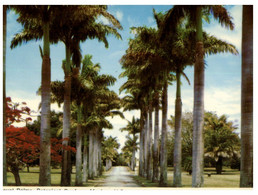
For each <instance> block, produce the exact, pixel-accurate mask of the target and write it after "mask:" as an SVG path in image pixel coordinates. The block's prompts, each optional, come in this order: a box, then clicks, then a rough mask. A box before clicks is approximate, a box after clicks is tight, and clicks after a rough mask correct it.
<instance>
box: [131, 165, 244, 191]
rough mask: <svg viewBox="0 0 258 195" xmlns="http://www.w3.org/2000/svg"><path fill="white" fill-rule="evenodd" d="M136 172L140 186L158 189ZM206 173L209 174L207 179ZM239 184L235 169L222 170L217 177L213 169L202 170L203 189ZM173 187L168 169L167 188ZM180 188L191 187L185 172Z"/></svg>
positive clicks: (171, 176) (156, 185)
mask: <svg viewBox="0 0 258 195" xmlns="http://www.w3.org/2000/svg"><path fill="white" fill-rule="evenodd" d="M137 173H138V171H137V170H136V171H135V173H134V174H135V176H134V179H135V180H136V181H137V183H139V184H140V185H141V186H145V187H158V183H152V182H151V181H150V180H146V179H145V178H142V177H139V176H137ZM208 173H209V174H211V176H210V177H208ZM239 182H240V172H239V171H238V170H235V169H229V168H226V167H225V168H223V172H222V174H221V175H217V174H216V172H215V168H205V169H204V187H205V188H238V187H239ZM172 185H173V168H172V167H168V187H172ZM182 185H183V186H182V187H183V188H191V187H192V176H191V175H189V174H188V173H187V172H185V171H184V172H183V173H182Z"/></svg>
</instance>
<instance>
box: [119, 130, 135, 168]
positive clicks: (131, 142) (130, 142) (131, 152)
mask: <svg viewBox="0 0 258 195" xmlns="http://www.w3.org/2000/svg"><path fill="white" fill-rule="evenodd" d="M126 138H127V140H126V142H125V146H124V147H123V148H122V151H123V153H124V156H125V159H126V161H127V164H128V166H129V167H130V169H131V170H132V171H134V170H135V164H136V159H135V152H136V151H137V149H138V147H137V145H138V144H139V143H138V142H137V140H138V136H137V135H136V136H133V137H130V134H128V135H127V136H126Z"/></svg>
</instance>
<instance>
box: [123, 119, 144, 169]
mask: <svg viewBox="0 0 258 195" xmlns="http://www.w3.org/2000/svg"><path fill="white" fill-rule="evenodd" d="M127 122H128V124H127V125H126V127H124V128H121V129H120V130H121V131H122V132H123V131H128V134H129V135H130V134H132V135H133V140H136V134H137V133H139V132H140V119H135V117H134V116H133V118H132V121H128V120H127ZM135 153H136V147H133V150H132V161H131V162H132V163H131V169H132V171H134V170H135V166H136V164H135Z"/></svg>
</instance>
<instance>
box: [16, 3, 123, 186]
mask: <svg viewBox="0 0 258 195" xmlns="http://www.w3.org/2000/svg"><path fill="white" fill-rule="evenodd" d="M11 8H13V9H14V10H15V11H16V13H18V14H19V17H18V19H17V21H18V22H20V23H21V24H22V25H23V31H22V32H21V33H18V34H16V35H15V37H14V38H13V40H12V43H11V48H14V47H16V46H17V45H19V44H21V43H23V42H27V41H30V40H38V39H41V38H43V51H42V50H41V53H42V58H43V63H42V82H41V97H42V100H41V114H42V117H41V120H42V121H41V134H40V136H41V139H40V140H41V144H40V145H41V151H42V152H41V156H40V177H39V184H40V185H43V186H49V185H51V177H50V122H49V121H50V119H49V117H50V92H51V87H50V72H51V71H50V69H51V68H50V57H49V56H50V43H57V42H59V41H62V42H63V43H64V44H65V48H66V60H65V63H63V70H64V73H65V84H64V94H63V96H64V103H63V104H64V106H63V109H64V112H63V113H64V114H63V115H64V116H63V140H64V141H63V146H64V147H66V146H68V145H69V137H70V129H71V122H70V121H71V107H70V105H71V77H72V65H74V66H75V67H76V68H74V70H75V72H76V73H75V74H78V72H79V71H78V70H79V66H80V62H81V56H82V55H81V52H80V42H83V41H85V40H87V39H94V38H97V39H98V40H99V41H101V42H104V44H105V46H106V47H108V42H107V39H106V36H107V35H108V34H113V35H115V36H116V37H117V38H121V36H120V34H119V33H118V31H117V30H118V29H122V27H121V25H120V23H119V21H118V20H117V19H116V18H115V17H114V16H113V15H111V14H109V13H108V11H107V6H105V5H83V6H79V5H78V6H77V5H76V6H51V5H44V6H41V5H35V6H32V5H28V6H11ZM100 16H104V17H105V18H106V19H108V21H110V23H111V25H104V24H102V23H101V22H97V20H98V18H99V17H100ZM71 58H72V62H71ZM62 156H63V160H62V177H61V185H62V186H67V185H70V170H69V169H70V168H69V164H70V163H69V159H70V155H69V153H68V151H66V150H64V151H63V154H62Z"/></svg>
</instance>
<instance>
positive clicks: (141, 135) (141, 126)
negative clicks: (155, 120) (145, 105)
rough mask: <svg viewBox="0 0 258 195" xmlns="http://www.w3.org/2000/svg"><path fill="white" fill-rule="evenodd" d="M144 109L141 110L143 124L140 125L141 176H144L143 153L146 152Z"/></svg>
mask: <svg viewBox="0 0 258 195" xmlns="http://www.w3.org/2000/svg"><path fill="white" fill-rule="evenodd" d="M143 120H144V119H143V111H142V110H141V118H140V121H141V125H140V128H141V130H140V154H139V176H143V167H144V164H143V154H144V151H143V146H144V144H143V139H144V128H143V125H142V123H143V122H142V121H143Z"/></svg>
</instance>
